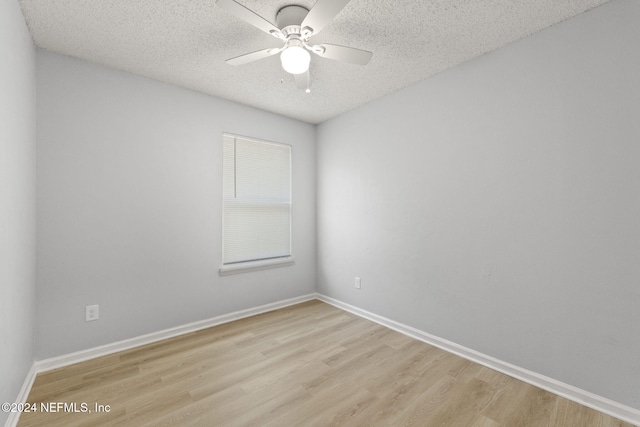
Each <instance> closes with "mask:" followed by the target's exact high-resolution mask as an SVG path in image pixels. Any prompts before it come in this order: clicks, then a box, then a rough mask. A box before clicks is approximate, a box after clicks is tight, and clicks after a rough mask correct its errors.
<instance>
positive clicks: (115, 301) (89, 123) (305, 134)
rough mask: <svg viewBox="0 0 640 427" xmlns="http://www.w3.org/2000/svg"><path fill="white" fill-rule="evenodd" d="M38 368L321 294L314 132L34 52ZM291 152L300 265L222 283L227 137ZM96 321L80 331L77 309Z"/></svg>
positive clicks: (307, 127)
mask: <svg viewBox="0 0 640 427" xmlns="http://www.w3.org/2000/svg"><path fill="white" fill-rule="evenodd" d="M37 62H38V67H37V68H38V70H37V83H38V86H37V88H38V126H37V138H38V158H37V160H38V180H37V190H38V215H37V225H38V228H37V232H38V234H37V247H38V254H37V255H38V257H37V308H38V317H37V347H36V358H37V359H43V358H47V357H52V356H56V355H61V354H65V353H69V352H72V351H76V350H81V349H86V348H91V347H94V346H97V345H101V344H106V343H111V342H114V341H118V340H122V339H126V338H130V337H134V336H138V335H141V334H145V333H150V332H156V331H159V330H162V329H165V328H169V327H173V326H178V325H183V324H185V323H189V322H193V321H197V320H201V319H207V318H210V317H213V316H217V315H221V314H225V313H230V312H233V311H236V310H240V309H245V308H250V307H255V306H259V305H262V304H266V303H270V302H274V301H278V300H282V299H286V298H291V297H295V296H300V295H305V294H308V293H311V292H315V277H316V270H315V262H316V261H315V260H316V254H315V128H314V127H313V126H312V125H308V124H304V123H301V122H298V121H295V120H290V119H286V118H283V117H281V116H277V115H274V114H270V113H266V112H263V111H259V110H256V109H252V108H249V107H245V106H242V105H239V104H235V103H232V102H228V101H224V100H221V99H216V98H213V97H210V96H206V95H203V94H199V93H196V92H192V91H188V90H184V89H180V88H177V87H173V86H169V85H166V84H163V83H159V82H156V81H152V80H148V79H144V78H142V77H137V76H134V75H131V74H127V73H123V72H119V71H115V70H112V69H107V68H103V67H100V66H97V65H93V64H89V63H86V62H82V61H78V60H75V59H71V58H69V57H65V56H61V55H57V54H53V53H48V52H45V51H38V52H37ZM225 131H226V132H232V133H236V134H240V135H246V136H250V137H255V138H262V139H267V140H272V141H277V142H282V143H287V144H291V145H292V146H293V185H294V188H293V227H294V228H293V229H294V235H293V251H294V252H293V254H294V257H295V260H296V263H295V265H293V266H289V267H281V268H274V269H269V270H263V271H259V272H251V273H244V274H237V275H232V276H225V277H220V276H219V275H218V268H219V267H220V262H221V209H222V208H221V201H222V195H221V191H222V184H221V178H222V170H221V166H222V157H221V155H222V132H225ZM89 304H99V305H100V320H98V321H96V322H89V323H87V322H85V320H84V316H85V306H86V305H89Z"/></svg>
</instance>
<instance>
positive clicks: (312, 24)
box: [300, 0, 349, 34]
mask: <svg viewBox="0 0 640 427" xmlns="http://www.w3.org/2000/svg"><path fill="white" fill-rule="evenodd" d="M347 3H349V0H318V1H317V2H316V4H315V6H313V8H312V9H311V10H310V11H309V13H308V14H307V16H306V17H305V18H304V20H303V21H302V24H300V27H301V28H305V27H309V28H311V29H312V30H313V33H312V34H318V33H319V32H320V31H321V30H322V29H323V28H324V27H325V26H326V25H327V24H328V23H329V22H331V21H332V20H333V18H335V17H336V15H337V14H338V13H340V11H341V10H342V9H343V8H344V7H345V6H346V5H347Z"/></svg>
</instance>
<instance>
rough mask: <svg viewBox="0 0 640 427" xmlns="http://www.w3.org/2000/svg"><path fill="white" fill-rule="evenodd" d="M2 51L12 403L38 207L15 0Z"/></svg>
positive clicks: (29, 327) (2, 22) (5, 367)
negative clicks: (36, 208)
mask: <svg viewBox="0 0 640 427" xmlns="http://www.w3.org/2000/svg"><path fill="white" fill-rule="evenodd" d="M0 52H1V53H2V60H0V402H14V401H15V399H16V397H17V395H18V392H19V390H20V387H21V386H22V383H23V382H24V378H25V376H26V374H27V371H28V370H29V368H30V367H31V364H32V362H33V331H34V325H33V323H34V322H33V319H34V317H35V296H34V292H35V207H36V204H35V188H36V187H35V180H36V171H35V166H36V164H35V158H36V154H35V125H36V116H35V114H36V98H35V95H36V91H35V74H36V70H35V49H34V47H33V42H32V41H31V36H30V35H29V32H28V31H27V27H26V25H25V23H24V18H23V16H22V13H21V12H20V8H19V6H18V2H17V1H15V0H12V1H2V2H0ZM7 416H8V414H6V413H4V412H0V424H4V422H5V420H6V418H7Z"/></svg>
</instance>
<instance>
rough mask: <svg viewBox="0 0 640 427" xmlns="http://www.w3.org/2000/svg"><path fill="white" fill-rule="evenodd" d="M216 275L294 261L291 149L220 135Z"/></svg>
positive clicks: (284, 146)
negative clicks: (219, 240)
mask: <svg viewBox="0 0 640 427" xmlns="http://www.w3.org/2000/svg"><path fill="white" fill-rule="evenodd" d="M223 144H224V153H223V161H224V164H223V237H222V268H221V269H220V274H225V273H232V272H237V271H239V270H245V269H247V268H264V267H268V266H275V265H281V264H287V263H292V262H293V259H292V257H291V147H290V146H289V145H284V144H276V143H273V142H266V141H258V140H255V139H249V138H245V137H239V136H235V135H229V134H224V135H223Z"/></svg>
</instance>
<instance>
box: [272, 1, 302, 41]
mask: <svg viewBox="0 0 640 427" xmlns="http://www.w3.org/2000/svg"><path fill="white" fill-rule="evenodd" d="M308 13H309V9H307V8H305V7H302V6H295V5H292V6H285V7H283V8H282V9H280V10H279V11H278V14H277V15H276V25H277V26H278V28H280V31H282V33H283V34H284V35H285V36H288V35H289V34H300V24H301V23H302V21H303V20H304V18H305V17H306V16H307V14H308ZM289 27H295V28H289Z"/></svg>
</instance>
